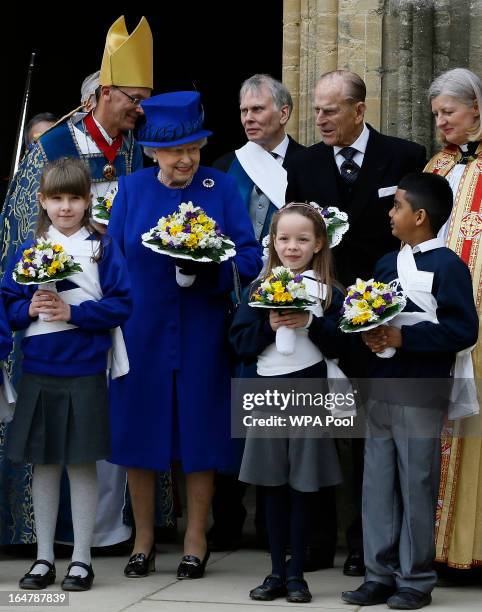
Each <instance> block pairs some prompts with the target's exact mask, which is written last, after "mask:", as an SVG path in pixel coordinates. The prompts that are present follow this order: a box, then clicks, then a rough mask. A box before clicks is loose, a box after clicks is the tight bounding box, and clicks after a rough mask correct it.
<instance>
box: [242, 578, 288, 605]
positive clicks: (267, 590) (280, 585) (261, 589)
mask: <svg viewBox="0 0 482 612" xmlns="http://www.w3.org/2000/svg"><path fill="white" fill-rule="evenodd" d="M285 595H286V584H285V581H284V579H283V578H281V576H278V575H277V574H270V575H269V576H266V578H265V579H264V580H263V584H260V585H259V586H257V587H256V588H255V589H253V590H252V591H250V592H249V596H250V597H251V599H255V600H257V601H273V599H277V598H278V597H284V596H285Z"/></svg>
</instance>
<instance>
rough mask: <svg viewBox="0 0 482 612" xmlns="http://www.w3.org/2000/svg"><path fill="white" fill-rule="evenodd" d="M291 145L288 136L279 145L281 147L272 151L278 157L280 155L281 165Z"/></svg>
mask: <svg viewBox="0 0 482 612" xmlns="http://www.w3.org/2000/svg"><path fill="white" fill-rule="evenodd" d="M289 143H290V140H289V138H288V136H286V135H285V137H284V138H283V140H282V141H281V142H280V143H279V145H278V146H277V147H275V148H274V149H273V150H272V151H270V153H276V155H278V157H279V160H280V161H281V163H282V162H283V161H284V158H285V157H286V151H287V150H288V145H289Z"/></svg>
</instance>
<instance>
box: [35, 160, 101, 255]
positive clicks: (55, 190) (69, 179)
mask: <svg viewBox="0 0 482 612" xmlns="http://www.w3.org/2000/svg"><path fill="white" fill-rule="evenodd" d="M90 189H91V178H90V172H89V168H88V166H87V165H86V164H85V163H84V162H83V161H82V160H80V159H77V158H76V157H60V158H59V159H56V160H54V161H52V162H50V163H49V164H47V165H46V166H45V168H44V169H43V172H42V176H41V178H40V186H39V193H41V194H42V196H43V197H44V198H50V197H52V196H54V195H58V194H60V193H68V194H71V195H76V196H79V197H81V198H83V199H85V200H90ZM91 213H92V206H91V205H89V206H88V207H87V208H86V210H85V213H84V216H83V218H82V227H85V228H86V229H87V230H88V232H89V233H90V234H94V235H95V237H96V239H100V237H101V235H100V234H99V233H98V232H97V230H96V229H95V227H94V226H93V225H92V223H91ZM51 223H52V222H51V220H50V218H49V216H48V214H47V211H46V210H45V209H44V208H43V207H42V205H41V204H40V202H39V206H38V217H37V227H36V230H35V236H36V237H37V238H45V237H46V234H47V231H48V229H49V226H50V225H51ZM101 258H102V246H101V247H100V249H99V252H98V253H97V254H96V255H95V257H94V260H95V261H99V260H100V259H101Z"/></svg>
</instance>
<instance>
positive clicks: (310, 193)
mask: <svg viewBox="0 0 482 612" xmlns="http://www.w3.org/2000/svg"><path fill="white" fill-rule="evenodd" d="M365 97H366V86H365V83H364V82H363V80H362V78H361V77H360V76H359V75H357V74H355V73H354V72H350V71H348V70H335V71H333V72H328V73H326V74H324V75H322V76H321V78H320V79H319V81H318V82H317V84H316V87H315V94H314V98H315V100H314V102H315V113H316V125H317V127H318V129H319V131H320V135H321V142H320V143H318V144H315V145H313V146H311V147H308V148H307V149H305V150H303V151H301V152H299V153H297V154H296V155H295V156H294V157H293V159H291V160H289V162H288V164H287V170H288V188H287V192H286V201H287V202H291V201H305V200H308V201H315V202H317V203H318V204H323V205H332V206H333V205H334V206H338V207H339V208H340V209H341V210H343V211H345V212H347V213H348V218H349V223H350V229H349V230H348V232H347V233H346V234H345V236H344V237H343V241H342V242H341V244H340V245H338V246H337V247H335V248H334V250H333V254H334V258H335V267H336V277H337V279H338V280H339V281H340V282H341V283H342V284H343V285H345V286H347V285H350V284H352V283H354V282H355V281H356V279H357V277H359V278H364V279H368V278H370V277H371V274H372V271H373V268H374V264H375V262H376V261H377V260H378V259H379V258H380V257H381V256H382V255H384V254H385V253H388V252H389V251H392V250H394V249H396V248H398V244H397V241H396V240H395V239H394V238H393V236H392V233H391V228H390V224H389V220H388V211H389V210H390V208H391V207H392V205H393V197H394V194H395V191H396V186H397V184H398V181H399V180H400V179H401V178H402V177H403V176H404V175H405V174H407V173H409V172H413V171H416V170H422V169H423V167H424V164H425V159H426V156H425V149H424V147H422V146H420V145H418V144H415V143H413V142H409V141H407V140H402V139H400V138H394V137H392V136H385V135H383V134H380V133H379V132H377V131H376V130H375V129H374V128H372V127H371V126H370V125H367V124H366V123H365V121H364V114H365V108H366V106H365ZM342 365H343V369H344V370H345V372H346V373H347V374H348V375H349V376H363V372H361V371H360V370H359V369H358V367H359V366H358V364H354V363H349V362H348V360H345V362H344V363H343V364H342ZM352 449H353V481H354V486H353V491H352V495H353V500H354V503H355V506H356V507H357V508H358V512H357V516H356V518H355V520H354V522H353V523H352V525H351V526H350V527H349V529H348V531H347V542H348V548H349V555H348V558H347V560H346V562H345V565H344V573H345V574H347V575H352V576H353V575H355V576H357V575H363V574H364V569H365V568H364V564H363V536H362V529H361V507H360V504H361V484H362V476H363V441H362V440H353V447H352ZM324 491H325V490H324ZM323 497H324V499H323V500H322V501H321V500H320V510H319V513H318V525H319V539H318V544H319V546H320V550H324V551H326V554H328V555H334V552H335V544H336V505H335V493H334V491H333V490H332V491H326V492H325V493H324V494H323ZM326 561H327V562H328V561H329V560H328V559H326ZM327 564H328V563H327Z"/></svg>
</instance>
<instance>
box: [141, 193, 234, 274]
mask: <svg viewBox="0 0 482 612" xmlns="http://www.w3.org/2000/svg"><path fill="white" fill-rule="evenodd" d="M142 244H143V245H144V246H145V247H147V248H149V249H152V250H153V251H155V252H156V253H160V254H162V255H168V256H170V257H175V258H176V259H186V260H190V261H197V262H205V263H207V262H214V263H220V262H222V261H226V260H227V259H230V258H231V257H234V256H235V255H236V250H235V248H234V246H235V245H234V242H233V241H232V240H230V239H229V238H228V236H225V235H224V234H223V233H222V232H221V229H220V227H219V225H218V224H217V223H216V221H215V220H214V219H212V218H211V217H209V216H208V215H207V214H206V213H205V212H204V210H203V209H202V208H201V207H200V206H195V205H194V204H193V203H192V202H187V203H185V202H182V203H181V204H180V205H179V208H178V210H176V211H175V212H173V213H172V214H170V215H168V216H167V217H161V218H160V219H159V221H158V222H157V225H156V226H155V227H153V228H151V229H150V230H149V231H148V232H146V233H145V234H142ZM182 276H192V277H193V278H192V280H191V281H190V282H188V284H182V283H186V280H185V279H182ZM194 279H195V275H180V273H179V267H176V280H177V282H178V283H179V284H180V285H181V286H189V285H191V284H192V283H193V282H194Z"/></svg>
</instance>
